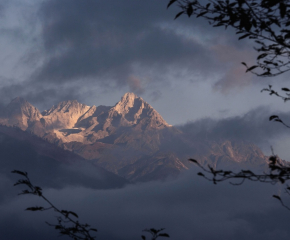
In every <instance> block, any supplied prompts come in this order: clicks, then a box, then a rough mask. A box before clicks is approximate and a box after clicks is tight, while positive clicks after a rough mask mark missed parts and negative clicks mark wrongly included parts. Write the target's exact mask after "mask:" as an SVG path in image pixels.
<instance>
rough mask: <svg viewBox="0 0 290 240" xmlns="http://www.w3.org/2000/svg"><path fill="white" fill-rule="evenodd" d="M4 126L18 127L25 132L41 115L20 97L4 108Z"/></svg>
mask: <svg viewBox="0 0 290 240" xmlns="http://www.w3.org/2000/svg"><path fill="white" fill-rule="evenodd" d="M6 114H7V117H8V119H7V121H8V122H4V124H6V125H12V126H18V127H20V128H21V129H23V130H25V129H27V127H28V126H29V124H30V123H31V122H33V121H38V120H39V119H40V118H41V113H40V112H39V111H38V109H37V108H36V107H34V106H33V105H32V104H31V103H29V102H28V101H27V100H26V99H24V98H22V97H17V98H14V99H13V100H12V101H11V102H10V103H9V104H8V105H7V107H6Z"/></svg>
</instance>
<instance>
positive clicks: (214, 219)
mask: <svg viewBox="0 0 290 240" xmlns="http://www.w3.org/2000/svg"><path fill="white" fill-rule="evenodd" d="M17 177H18V176H14V178H15V180H16V179H17ZM1 179H2V181H1V182H2V183H5V186H1V189H2V192H5V189H10V190H11V189H12V188H13V187H12V184H11V180H9V179H7V178H5V176H2V177H1ZM32 181H33V179H32ZM35 184H36V183H35ZM3 185H4V184H3ZM21 189H23V188H21V187H20V186H19V187H14V188H13V192H14V194H15V195H13V196H9V197H7V198H6V199H5V201H2V202H1V206H0V211H1V217H0V221H1V226H2V227H1V229H0V234H1V235H2V236H6V239H11V240H13V239H39V240H41V239H57V238H58V236H59V234H58V232H57V231H56V230H55V229H54V228H53V227H49V226H48V225H47V224H45V221H48V222H50V223H56V219H55V216H56V215H57V214H56V213H55V212H29V211H24V209H26V208H27V207H31V206H35V205H37V206H45V204H44V202H41V201H40V200H41V199H39V198H38V197H36V196H17V193H18V192H19V191H20V190H21ZM10 190H9V191H10ZM280 192H281V186H278V185H277V186H272V185H267V184H261V183H253V182H248V183H245V184H243V185H241V186H232V185H230V184H229V183H228V182H224V183H221V184H218V185H213V184H212V183H211V182H208V181H206V180H205V179H203V178H200V177H199V176H197V175H196V170H194V169H193V170H189V171H186V172H184V173H183V174H182V175H181V176H180V177H179V178H178V179H175V180H167V181H163V182H148V183H142V184H140V183H138V184H130V185H126V186H125V187H123V188H119V189H108V190H97V189H92V188H87V187H85V186H82V187H76V186H69V185H68V186H66V187H64V188H62V189H55V188H45V189H44V191H43V194H44V195H45V196H46V197H47V198H48V199H49V200H50V201H52V202H53V203H54V204H55V205H56V206H58V207H59V208H60V209H65V210H71V211H74V212H76V213H77V214H78V215H79V220H80V222H82V223H85V222H86V223H88V224H90V225H91V226H92V227H95V228H97V229H98V232H97V233H96V236H97V239H104V240H115V239H116V240H117V239H118V240H120V239H127V240H128V239H129V240H131V239H132V240H133V239H141V238H140V236H141V234H145V235H146V233H142V230H143V229H145V228H156V229H159V228H165V232H167V233H168V234H169V235H170V239H200V240H201V239H213V240H214V239H236V240H239V239H273V237H275V238H278V239H287V238H288V236H289V231H290V230H289V227H288V224H287V222H288V221H287V220H288V217H289V214H290V212H289V211H288V210H286V209H285V208H284V207H282V206H281V205H280V203H279V201H277V200H276V199H274V198H272V195H273V194H279V193H280ZM285 200H287V197H285ZM4 226H5V227H4ZM148 237H149V236H148ZM62 239H66V238H65V237H64V238H62Z"/></svg>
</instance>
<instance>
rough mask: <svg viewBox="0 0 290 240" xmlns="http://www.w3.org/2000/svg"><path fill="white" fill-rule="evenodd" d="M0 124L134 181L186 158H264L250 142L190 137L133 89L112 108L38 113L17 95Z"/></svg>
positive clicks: (75, 106)
mask: <svg viewBox="0 0 290 240" xmlns="http://www.w3.org/2000/svg"><path fill="white" fill-rule="evenodd" d="M0 124H1V125H5V126H13V127H18V128H20V129H21V130H23V131H28V132H30V133H32V134H34V135H37V136H38V137H41V138H42V139H45V140H47V141H49V142H50V143H54V144H56V145H58V146H59V147H61V148H63V149H65V150H70V151H72V152H74V153H76V154H78V155H80V156H82V157H84V158H85V159H88V160H91V161H92V162H93V163H94V164H96V165H98V166H101V167H103V168H105V169H106V170H109V171H111V172H113V173H115V174H118V175H120V176H122V177H125V178H127V179H129V180H133V181H149V180H154V179H163V178H166V177H168V176H176V175H178V174H179V173H180V172H181V171H184V170H186V169H188V168H189V167H190V166H191V165H190V163H189V162H188V161H187V159H188V158H190V157H193V158H196V159H199V160H200V161H201V162H202V163H203V164H208V163H210V164H211V165H213V166H215V167H217V168H218V167H219V166H231V165H235V164H240V165H242V164H246V163H250V164H252V165H255V166H260V165H263V164H265V163H266V159H267V158H266V157H265V156H264V155H263V153H262V152H261V150H260V149H258V148H257V147H256V146H254V145H253V144H249V143H244V142H233V141H229V140H221V141H207V142H205V141H200V139H196V140H195V139H194V138H192V136H191V137H189V136H187V134H186V133H183V132H181V131H180V130H178V129H176V128H175V127H173V126H171V125H169V124H168V123H167V122H166V121H165V120H164V119H163V118H162V117H161V115H160V114H159V113H158V112H157V111H156V110H154V109H153V107H152V106H150V105H149V104H148V103H147V102H145V101H144V100H143V99H142V98H140V97H138V96H136V95H135V94H134V93H126V94H125V95H124V96H123V97H122V98H121V100H120V101H119V102H118V103H117V104H116V105H115V106H113V107H109V106H87V105H85V104H81V103H78V102H77V101H76V100H73V101H64V102H60V103H59V104H57V105H55V106H53V107H52V108H50V109H49V110H46V111H44V112H42V113H40V112H39V110H38V109H37V108H35V107H34V106H32V105H31V104H30V103H28V102H27V101H26V100H24V99H22V98H16V99H14V100H12V102H11V103H10V104H9V105H8V106H7V107H6V110H5V112H4V113H2V115H1V116H0Z"/></svg>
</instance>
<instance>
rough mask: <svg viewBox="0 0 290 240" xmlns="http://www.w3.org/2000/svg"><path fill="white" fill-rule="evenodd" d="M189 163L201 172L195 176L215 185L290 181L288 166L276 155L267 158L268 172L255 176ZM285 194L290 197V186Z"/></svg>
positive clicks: (254, 174)
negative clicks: (228, 181)
mask: <svg viewBox="0 0 290 240" xmlns="http://www.w3.org/2000/svg"><path fill="white" fill-rule="evenodd" d="M189 161H191V162H193V163H195V164H196V165H197V166H198V167H199V168H201V169H202V170H203V172H199V173H198V174H197V175H199V176H201V177H204V178H205V179H207V180H208V181H211V182H213V183H214V184H217V183H218V182H223V181H227V180H238V181H239V182H236V181H235V182H231V181H230V184H232V185H241V184H243V183H244V181H245V180H249V181H254V182H262V183H270V184H273V185H274V184H276V183H281V184H285V183H286V182H287V181H288V180H290V166H289V165H288V166H286V165H285V163H283V162H282V161H281V160H280V159H278V157H277V156H276V155H274V154H273V155H272V156H270V157H269V164H268V166H269V172H263V173H262V174H256V173H254V172H252V171H250V170H241V171H239V172H233V171H225V170H215V169H213V168H212V167H211V166H210V165H208V166H207V167H204V166H202V165H201V164H200V163H199V162H198V161H197V160H195V159H192V158H191V159H189ZM285 192H286V193H287V194H289V195H290V186H289V185H286V186H285ZM273 197H274V198H276V199H278V200H279V201H280V202H281V204H282V205H283V206H284V207H285V208H287V209H288V210H290V208H289V207H288V206H286V205H285V204H284V202H283V201H282V199H281V197H280V196H277V195H273Z"/></svg>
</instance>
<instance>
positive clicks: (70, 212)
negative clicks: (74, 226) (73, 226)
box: [68, 211, 79, 218]
mask: <svg viewBox="0 0 290 240" xmlns="http://www.w3.org/2000/svg"><path fill="white" fill-rule="evenodd" d="M68 214H71V215H73V216H75V217H76V218H78V217H79V216H78V215H77V214H76V213H75V212H72V211H69V212H68Z"/></svg>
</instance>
